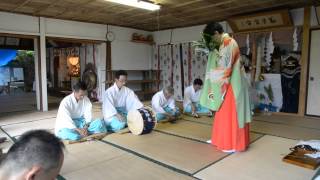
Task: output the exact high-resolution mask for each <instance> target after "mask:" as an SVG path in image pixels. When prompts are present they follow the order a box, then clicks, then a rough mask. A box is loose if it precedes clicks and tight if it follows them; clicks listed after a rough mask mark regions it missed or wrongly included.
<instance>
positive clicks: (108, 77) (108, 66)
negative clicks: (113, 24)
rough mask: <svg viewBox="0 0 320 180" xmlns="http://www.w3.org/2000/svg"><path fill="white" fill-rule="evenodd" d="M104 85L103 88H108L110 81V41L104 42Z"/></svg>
mask: <svg viewBox="0 0 320 180" xmlns="http://www.w3.org/2000/svg"><path fill="white" fill-rule="evenodd" d="M105 79H106V82H105V83H106V85H105V89H108V88H109V86H110V84H109V81H112V80H113V79H112V71H111V41H107V43H106V78H105Z"/></svg>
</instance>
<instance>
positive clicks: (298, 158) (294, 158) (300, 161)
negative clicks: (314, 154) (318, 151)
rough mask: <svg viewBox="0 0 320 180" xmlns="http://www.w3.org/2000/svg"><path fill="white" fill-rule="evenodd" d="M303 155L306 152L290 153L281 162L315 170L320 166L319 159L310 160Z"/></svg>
mask: <svg viewBox="0 0 320 180" xmlns="http://www.w3.org/2000/svg"><path fill="white" fill-rule="evenodd" d="M304 154H306V152H303V151H292V152H291V153H289V154H288V155H286V156H285V157H284V158H283V159H282V161H284V162H287V163H290V164H294V165H297V166H300V167H304V168H308V169H313V170H315V169H317V167H318V166H319V165H320V158H311V157H308V156H305V155H304Z"/></svg>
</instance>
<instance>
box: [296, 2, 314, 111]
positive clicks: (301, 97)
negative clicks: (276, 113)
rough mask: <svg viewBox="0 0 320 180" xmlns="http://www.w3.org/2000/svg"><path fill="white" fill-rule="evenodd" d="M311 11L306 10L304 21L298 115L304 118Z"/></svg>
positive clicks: (307, 8)
mask: <svg viewBox="0 0 320 180" xmlns="http://www.w3.org/2000/svg"><path fill="white" fill-rule="evenodd" d="M310 10H311V7H305V8H304V20H303V35H302V37H303V39H302V53H301V76H300V91H299V109H298V115H299V116H304V115H305V112H306V96H307V92H306V90H307V88H306V87H307V76H308V75H307V72H308V59H309V58H308V57H309V41H310V17H311V16H310Z"/></svg>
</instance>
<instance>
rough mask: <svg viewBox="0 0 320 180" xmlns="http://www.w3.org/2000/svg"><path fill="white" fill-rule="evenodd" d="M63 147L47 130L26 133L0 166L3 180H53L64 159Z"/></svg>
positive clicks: (12, 147)
mask: <svg viewBox="0 0 320 180" xmlns="http://www.w3.org/2000/svg"><path fill="white" fill-rule="evenodd" d="M63 150H64V144H63V143H62V142H61V141H60V140H59V139H58V138H57V137H55V136H54V135H53V134H51V133H49V132H47V131H44V130H34V131H29V132H26V133H24V134H23V135H22V136H21V137H20V138H19V139H18V140H17V142H16V143H15V144H14V145H12V146H11V148H10V149H9V151H8V153H7V154H6V155H5V157H3V159H2V161H1V162H0V179H1V180H4V179H5V180H11V179H12V180H54V179H56V177H57V176H58V174H59V171H60V169H61V166H62V164H63V159H64V153H63Z"/></svg>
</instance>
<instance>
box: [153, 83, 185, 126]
mask: <svg viewBox="0 0 320 180" xmlns="http://www.w3.org/2000/svg"><path fill="white" fill-rule="evenodd" d="M173 95H174V90H173V88H172V87H165V88H163V90H161V91H159V92H157V93H156V94H155V95H153V97H152V101H151V104H152V109H153V111H154V112H155V113H156V119H157V121H158V122H159V121H161V120H164V119H168V120H176V119H177V117H178V116H179V115H180V112H179V108H178V107H177V106H176V104H175V100H174V98H173Z"/></svg>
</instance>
